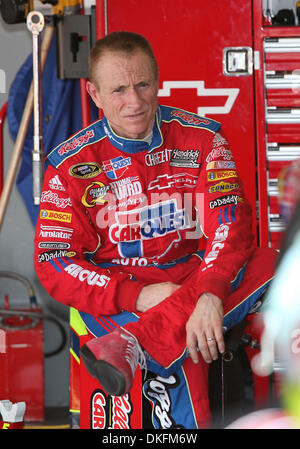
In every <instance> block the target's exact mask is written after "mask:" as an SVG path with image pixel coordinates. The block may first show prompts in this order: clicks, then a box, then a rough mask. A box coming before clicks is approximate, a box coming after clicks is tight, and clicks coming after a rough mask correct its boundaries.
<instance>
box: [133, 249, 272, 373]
mask: <svg viewBox="0 0 300 449" xmlns="http://www.w3.org/2000/svg"><path fill="white" fill-rule="evenodd" d="M276 258H277V253H276V251H274V250H271V249H270V248H256V250H255V252H254V253H253V255H252V257H251V259H250V260H249V261H248V263H247V266H246V268H245V272H244V276H243V279H242V281H241V282H240V284H239V285H236V284H234V283H233V288H234V291H233V292H232V293H231V294H230V295H229V296H228V297H227V299H226V301H224V326H225V328H226V329H227V330H228V329H230V328H231V327H232V326H234V325H235V324H237V323H239V322H240V321H242V320H243V319H244V317H245V316H246V315H247V313H248V311H249V310H250V309H251V307H253V305H254V304H255V303H256V301H257V300H258V298H259V297H260V296H261V295H262V294H263V292H264V291H265V290H266V288H267V286H268V285H269V283H270V281H271V280H272V278H273V276H274V271H275V261H276ZM197 300H198V298H197V297H195V295H194V293H193V288H192V287H190V288H187V287H186V286H183V287H181V288H180V289H178V290H177V291H176V292H175V293H173V295H172V296H170V297H169V298H166V299H165V300H164V301H163V302H162V303H160V304H158V305H157V306H155V307H153V308H152V309H150V310H148V311H147V312H146V313H144V314H143V315H142V316H141V317H140V318H139V320H138V322H136V323H128V324H127V325H126V326H125V327H126V329H128V330H129V331H130V332H131V333H133V334H134V335H135V336H136V337H137V339H138V341H139V343H140V345H141V346H142V347H143V348H144V349H145V351H147V353H149V354H150V356H151V357H152V358H153V359H154V360H155V361H156V362H157V363H159V364H160V365H162V366H163V367H164V368H167V369H168V373H169V374H171V373H172V368H174V370H176V369H177V368H178V363H177V365H176V362H178V360H180V359H181V358H182V357H183V355H184V354H185V351H186V331H185V325H186V322H187V320H188V318H189V316H190V315H191V313H192V311H193V309H194V307H195V304H196V302H197Z"/></svg>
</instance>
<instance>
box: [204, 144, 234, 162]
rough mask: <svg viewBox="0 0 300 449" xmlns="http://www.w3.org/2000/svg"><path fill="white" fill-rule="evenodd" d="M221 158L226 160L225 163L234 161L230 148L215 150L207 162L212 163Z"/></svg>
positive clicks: (207, 158) (209, 155)
mask: <svg viewBox="0 0 300 449" xmlns="http://www.w3.org/2000/svg"><path fill="white" fill-rule="evenodd" d="M218 157H221V158H222V159H224V160H225V161H230V160H231V159H232V157H233V156H232V153H231V151H230V150H229V149H228V148H225V147H218V148H213V149H212V150H211V152H210V153H209V154H208V156H207V157H206V159H205V160H206V162H207V163H208V162H211V161H213V160H214V159H216V158H218Z"/></svg>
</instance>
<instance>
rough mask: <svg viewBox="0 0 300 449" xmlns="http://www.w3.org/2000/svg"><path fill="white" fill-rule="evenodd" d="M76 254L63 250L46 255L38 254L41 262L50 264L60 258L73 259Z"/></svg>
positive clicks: (46, 253) (49, 252) (48, 252)
mask: <svg viewBox="0 0 300 449" xmlns="http://www.w3.org/2000/svg"><path fill="white" fill-rule="evenodd" d="M75 254H76V253H75V252H74V251H72V252H69V251H66V250H63V249H57V250H52V251H45V252H44V253H41V254H38V261H39V263H41V262H49V261H50V260H53V259H58V258H59V257H73V256H75Z"/></svg>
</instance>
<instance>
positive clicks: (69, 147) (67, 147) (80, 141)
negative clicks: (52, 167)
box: [58, 129, 95, 156]
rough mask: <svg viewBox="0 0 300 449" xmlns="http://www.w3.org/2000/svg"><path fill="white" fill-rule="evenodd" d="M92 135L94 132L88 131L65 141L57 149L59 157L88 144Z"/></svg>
mask: <svg viewBox="0 0 300 449" xmlns="http://www.w3.org/2000/svg"><path fill="white" fill-rule="evenodd" d="M94 135H95V133H94V131H93V130H92V129H90V130H87V131H86V132H85V133H84V134H83V135H81V136H78V137H74V138H73V139H72V140H70V141H67V142H66V143H64V144H63V145H62V146H61V147H60V148H59V150H58V153H59V155H60V156H63V155H64V154H66V153H69V152H70V151H73V150H75V149H76V148H78V147H81V146H82V145H84V144H86V143H88V141H89V140H90V139H92V138H93V137H94Z"/></svg>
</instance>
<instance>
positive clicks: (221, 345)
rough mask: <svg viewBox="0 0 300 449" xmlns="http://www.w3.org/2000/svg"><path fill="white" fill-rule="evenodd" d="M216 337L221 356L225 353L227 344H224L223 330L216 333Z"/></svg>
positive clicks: (219, 329)
mask: <svg viewBox="0 0 300 449" xmlns="http://www.w3.org/2000/svg"><path fill="white" fill-rule="evenodd" d="M215 336H216V342H217V345H218V348H219V352H220V353H221V354H223V352H225V342H224V335H223V329H222V328H218V329H217V330H216V331H215Z"/></svg>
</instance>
